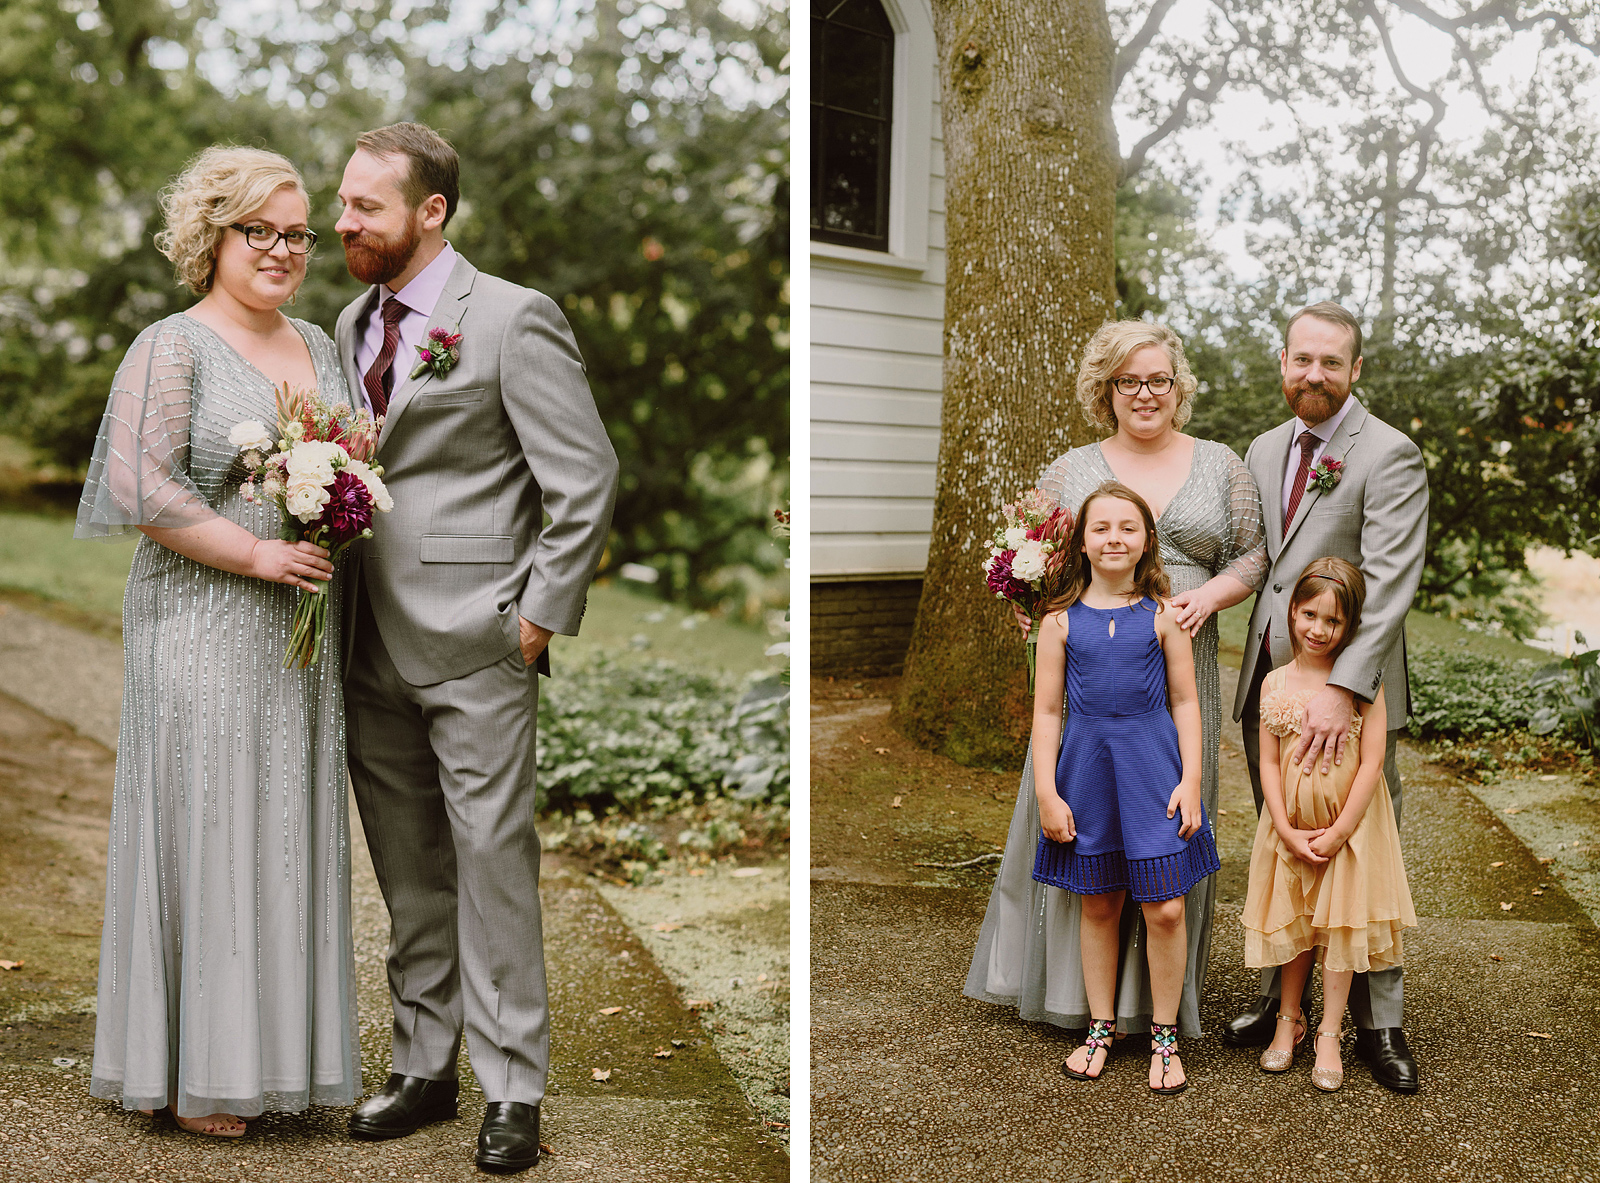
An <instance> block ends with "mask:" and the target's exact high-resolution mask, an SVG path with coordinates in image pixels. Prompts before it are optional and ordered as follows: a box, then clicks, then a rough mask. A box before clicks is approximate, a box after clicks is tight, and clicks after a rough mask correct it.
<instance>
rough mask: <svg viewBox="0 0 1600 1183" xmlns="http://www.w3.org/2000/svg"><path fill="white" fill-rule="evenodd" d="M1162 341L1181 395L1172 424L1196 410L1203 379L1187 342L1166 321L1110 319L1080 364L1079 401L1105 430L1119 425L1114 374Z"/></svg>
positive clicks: (1183, 420) (1178, 424)
mask: <svg viewBox="0 0 1600 1183" xmlns="http://www.w3.org/2000/svg"><path fill="white" fill-rule="evenodd" d="M1146 345H1159V346H1160V347H1161V348H1162V349H1165V350H1166V351H1167V357H1168V358H1169V359H1171V361H1172V379H1173V385H1172V388H1173V390H1174V392H1176V394H1177V396H1178V404H1177V406H1176V407H1175V408H1174V409H1173V413H1172V426H1173V427H1174V428H1179V427H1182V426H1183V425H1184V424H1185V423H1187V422H1189V416H1190V415H1191V414H1193V413H1194V392H1195V390H1196V388H1197V387H1199V385H1200V383H1199V382H1198V381H1196V380H1195V376H1194V372H1193V371H1192V370H1190V369H1189V361H1188V359H1187V358H1186V357H1184V356H1183V342H1182V341H1180V340H1178V334H1177V333H1174V332H1173V331H1172V330H1171V329H1169V328H1167V326H1166V325H1164V324H1159V323H1156V322H1152V321H1148V320H1108V321H1106V323H1105V324H1103V325H1101V326H1100V327H1099V328H1098V329H1096V330H1095V334H1094V336H1093V337H1091V338H1089V345H1088V348H1086V349H1085V350H1084V351H1083V361H1082V363H1080V364H1079V366H1078V405H1079V406H1080V407H1082V408H1083V413H1084V415H1085V417H1086V418H1087V419H1088V420H1089V422H1090V423H1093V424H1094V425H1095V426H1096V427H1098V428H1100V430H1102V431H1115V430H1116V429H1117V414H1116V411H1115V410H1114V409H1113V407H1112V403H1111V375H1113V374H1115V373H1116V372H1117V369H1118V368H1119V367H1120V366H1121V365H1122V364H1123V363H1124V362H1125V361H1127V360H1128V357H1129V355H1131V354H1132V353H1133V352H1134V350H1136V349H1143V348H1144V347H1145V346H1146Z"/></svg>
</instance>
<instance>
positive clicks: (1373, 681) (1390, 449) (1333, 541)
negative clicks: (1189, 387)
mask: <svg viewBox="0 0 1600 1183" xmlns="http://www.w3.org/2000/svg"><path fill="white" fill-rule="evenodd" d="M1351 397H1352V398H1354V397H1355V396H1354V395H1352V396H1351ZM1297 423H1298V420H1295V419H1291V420H1290V421H1289V422H1287V423H1283V424H1280V425H1279V426H1277V427H1274V428H1273V429H1272V430H1271V431H1268V432H1265V433H1263V434H1262V435H1259V436H1257V437H1256V439H1255V441H1254V442H1253V443H1252V444H1251V445H1250V450H1249V451H1248V452H1247V453H1245V461H1244V462H1245V467H1246V468H1248V469H1249V470H1250V475H1251V476H1253V477H1255V479H1256V484H1257V485H1259V486H1260V487H1261V503H1262V509H1263V511H1264V512H1265V514H1266V518H1267V523H1266V524H1267V557H1268V559H1269V560H1270V561H1271V564H1272V565H1271V567H1270V569H1269V570H1268V572H1267V581H1266V583H1265V584H1264V585H1263V586H1262V588H1261V591H1260V592H1259V593H1257V595H1256V603H1255V608H1254V610H1253V611H1252V612H1251V613H1250V635H1249V636H1248V637H1247V638H1246V640H1245V648H1244V664H1243V666H1242V672H1243V676H1242V677H1241V678H1240V679H1239V690H1238V693H1237V695H1236V696H1235V698H1234V703H1233V717H1234V718H1235V719H1237V718H1239V716H1240V715H1241V714H1243V712H1244V701H1245V697H1246V695H1248V694H1249V692H1250V675H1251V672H1252V671H1253V670H1254V669H1255V668H1256V661H1257V658H1258V655H1259V654H1260V652H1261V637H1262V634H1263V633H1264V632H1265V631H1266V629H1267V624H1268V622H1269V621H1270V622H1271V625H1272V632H1271V638H1270V644H1271V650H1272V664H1273V665H1274V666H1280V665H1284V664H1286V663H1287V662H1288V661H1289V660H1290V658H1291V656H1292V653H1291V651H1290V648H1289V595H1290V593H1291V592H1292V591H1293V590H1294V584H1295V581H1296V580H1297V579H1299V578H1300V573H1301V572H1302V571H1304V570H1305V568H1306V565H1307V564H1308V563H1310V562H1311V561H1312V560H1313V559H1320V558H1324V557H1326V556H1334V557H1337V558H1341V559H1344V560H1346V561H1347V562H1350V563H1353V564H1355V565H1356V566H1357V567H1359V568H1360V569H1361V573H1362V574H1363V575H1364V576H1366V579H1367V601H1366V604H1365V606H1364V607H1363V608H1362V611H1361V627H1360V628H1359V629H1358V630H1357V631H1356V635H1355V636H1354V637H1352V638H1351V639H1350V642H1349V643H1348V644H1347V645H1346V646H1345V648H1344V650H1343V651H1342V652H1341V653H1340V654H1339V658H1338V660H1337V661H1336V662H1335V663H1334V667H1333V675H1332V677H1330V678H1329V679H1328V681H1329V682H1330V683H1331V684H1332V685H1335V686H1342V687H1344V688H1345V689H1347V690H1349V691H1351V692H1352V693H1354V694H1356V695H1358V696H1359V697H1361V698H1364V699H1366V700H1367V701H1368V702H1371V701H1372V700H1373V698H1375V697H1376V696H1377V693H1378V687H1379V686H1380V685H1382V684H1383V683H1384V682H1385V681H1387V682H1388V692H1387V694H1386V695H1385V701H1386V704H1387V707H1388V716H1389V718H1388V725H1389V730H1391V731H1393V730H1394V729H1395V728H1397V727H1401V726H1403V725H1404V724H1405V721H1406V719H1407V718H1408V717H1409V716H1410V714H1411V686H1410V682H1409V681H1408V678H1407V672H1406V641H1405V621H1406V613H1407V612H1408V611H1410V609H1411V601H1412V599H1413V597H1415V596H1416V594H1417V584H1418V583H1420V582H1421V580H1422V561H1423V555H1424V550H1425V548H1426V545H1427V541H1428V473H1427V469H1426V468H1425V467H1424V465H1423V463H1422V453H1421V452H1419V451H1418V450H1417V445H1416V444H1414V443H1412V442H1411V439H1410V438H1409V437H1408V436H1406V435H1405V434H1404V433H1403V432H1400V431H1397V430H1395V429H1394V428H1393V427H1390V426H1389V425H1388V424H1387V423H1385V422H1383V420H1381V419H1379V418H1377V417H1376V416H1375V415H1372V414H1371V413H1369V412H1368V411H1367V409H1366V408H1365V407H1363V406H1362V405H1361V404H1360V403H1359V402H1358V403H1356V404H1355V405H1354V406H1353V407H1351V408H1350V411H1349V413H1348V414H1347V415H1346V416H1345V417H1344V422H1342V423H1340V424H1339V430H1338V431H1336V432H1334V435H1333V438H1332V439H1331V440H1329V441H1328V447H1327V449H1326V450H1325V451H1324V452H1323V455H1324V456H1325V457H1329V458H1332V459H1336V460H1343V461H1344V473H1343V476H1342V478H1341V479H1340V481H1339V483H1338V484H1337V485H1336V486H1334V488H1333V489H1332V490H1331V491H1329V492H1327V493H1324V492H1322V491H1321V490H1318V489H1312V490H1311V491H1309V492H1307V493H1306V494H1305V495H1304V496H1303V497H1301V499H1300V505H1299V507H1298V508H1297V509H1296V510H1295V516H1294V521H1292V522H1290V523H1289V528H1288V530H1287V531H1285V530H1284V529H1283V474H1284V465H1285V464H1286V463H1287V462H1288V457H1289V449H1290V446H1291V444H1292V443H1293V438H1294V433H1295V430H1296V427H1295V425H1296V424H1297Z"/></svg>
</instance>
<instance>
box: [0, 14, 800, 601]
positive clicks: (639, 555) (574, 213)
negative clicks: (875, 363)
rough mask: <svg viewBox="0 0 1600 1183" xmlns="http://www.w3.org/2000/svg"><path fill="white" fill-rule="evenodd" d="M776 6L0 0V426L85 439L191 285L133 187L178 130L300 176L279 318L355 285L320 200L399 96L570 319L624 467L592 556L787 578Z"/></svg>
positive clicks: (141, 186)
mask: <svg viewBox="0 0 1600 1183" xmlns="http://www.w3.org/2000/svg"><path fill="white" fill-rule="evenodd" d="M780 4H781V0H774V2H772V3H761V2H758V0H746V2H744V3H733V2H728V0H724V3H721V4H718V3H715V2H713V0H680V2H679V3H678V4H677V5H676V6H670V7H669V6H668V5H667V4H664V3H663V4H656V3H640V2H637V0H534V2H532V3H526V4H519V3H512V2H505V0H502V2H501V3H498V4H494V5H491V6H489V8H488V9H487V11H482V10H480V9H474V10H473V13H472V15H471V16H470V17H469V16H468V15H467V14H466V12H465V6H462V7H461V10H460V11H453V10H452V6H451V5H449V4H444V3H439V4H429V3H420V4H415V3H412V4H408V3H406V2H405V0H390V2H380V3H373V2H371V0H340V2H339V3H336V4H333V3H320V2H316V0H298V3H285V4H282V5H276V6H273V7H272V10H271V11H270V12H269V13H265V14H263V13H261V12H258V11H257V10H256V9H255V8H253V7H251V6H249V5H243V4H229V3H225V2H222V0H189V2H187V3H182V2H180V3H178V4H176V5H175V4H173V3H170V2H169V0H7V5H6V10H7V15H8V18H9V19H8V22H7V24H8V34H9V35H8V37H7V38H6V40H5V41H4V42H3V43H0V261H3V262H4V264H5V267H4V269H3V271H0V430H7V431H10V432H12V433H13V434H16V435H18V436H20V437H22V438H24V439H25V440H27V441H28V442H29V443H31V444H33V445H34V446H35V447H37V448H39V449H40V450H41V451H43V452H44V453H46V454H47V455H49V456H50V457H52V458H53V459H55V460H56V461H58V462H60V463H62V464H65V465H67V466H69V467H74V468H75V467H77V466H79V465H81V464H82V463H83V462H84V461H85V460H86V458H87V456H88V454H89V450H90V446H91V443H92V440H93V438H94V433H95V430H96V428H97V426H98V422H99V417H100V414H101V411H102V409H103V407H104V404H105V397H106V392H107V390H108V389H109V385H110V381H111V376H112V374H113V372H114V371H115V368H116V365H117V363H118V361H119V360H120V358H121V356H122V353H123V352H124V351H125V350H126V348H127V346H128V344H129V343H130V342H131V341H132V339H133V337H134V336H135V335H136V334H137V333H138V332H139V330H140V329H142V328H143V327H144V326H145V325H147V324H149V323H150V322H151V321H153V320H156V319H158V318H160V317H162V316H164V315H167V314H168V313H170V312H174V311H178V310H180V309H182V308H184V307H186V306H188V304H189V303H190V302H192V299H193V297H192V296H190V294H189V293H188V292H187V291H186V290H183V289H179V288H177V287H176V286H175V284H174V281H173V278H172V273H171V268H170V267H169V266H168V264H167V262H166V260H164V259H163V258H161V256H160V255H159V254H158V253H157V252H156V251H155V249H154V247H153V245H152V244H151V238H152V235H153V234H154V232H155V231H156V229H158V214H157V210H156V204H155V202H156V195H157V193H158V192H159V191H160V189H161V188H162V187H163V186H164V185H165V184H166V183H167V182H168V181H169V180H170V179H171V178H172V177H173V176H174V175H175V174H176V173H177V172H178V171H180V170H181V168H182V167H183V164H184V162H185V161H186V160H187V159H188V158H189V157H190V156H191V155H193V153H194V152H196V151H197V150H198V149H199V148H201V147H203V146H205V145H207V144H210V143H217V142H232V143H242V144H256V145H260V146H263V147H270V148H273V149H275V150H277V151H280V152H282V153H284V154H285V155H286V156H288V157H290V158H291V159H292V160H294V161H295V162H296V164H298V165H299V166H300V167H301V169H302V171H303V172H304V173H305V177H306V182H307V187H308V189H309V191H310V193H311V196H312V211H311V224H312V227H313V228H314V229H316V230H317V231H318V232H319V233H321V234H322V235H323V246H322V247H320V248H319V250H318V252H317V255H316V257H315V258H314V259H313V262H312V265H311V269H310V274H309V276H308V279H307V282H306V284H305V285H304V287H303V288H302V289H301V293H300V297H299V300H298V304H297V307H296V308H295V309H294V310H293V311H294V314H295V315H298V316H302V317H304V318H305V319H308V320H311V321H314V322H315V323H317V324H320V325H322V326H323V327H324V328H326V329H329V330H331V329H332V326H333V322H334V319H335V317H336V316H337V314H338V311H339V309H340V308H341V307H342V306H343V305H344V304H345V303H346V302H348V301H349V300H351V299H353V298H354V297H355V296H357V295H358V294H359V293H360V291H361V287H360V285H358V284H356V283H355V281H354V280H352V279H351V278H350V277H349V275H348V274H347V273H346V272H345V269H344V266H343V257H342V252H341V251H340V249H339V246H338V242H337V238H336V236H335V235H334V234H333V223H334V221H335V220H336V219H337V217H338V209H339V206H338V201H337V196H336V193H337V189H338V183H339V177H340V174H341V172H342V170H343V167H344V163H345V161H346V160H347V159H348V156H349V152H350V149H351V147H352V145H353V143H354V139H355V136H356V135H357V134H358V133H359V132H360V131H361V130H363V129H364V128H368V127H374V126H378V125H380V124H383V123H388V122H393V121H395V120H399V119H415V120H419V121H421V122H424V123H427V124H429V125H430V126H432V127H435V128H437V129H438V130H440V131H441V132H442V133H443V134H444V135H446V136H447V137H448V138H450V139H451V141H452V142H453V143H454V144H455V145H456V148H457V150H458V151H459V152H460V155H461V165H462V202H461V207H460V209H459V210H458V212H457V214H456V217H455V219H454V221H453V222H452V223H451V225H450V227H449V228H448V234H449V237H450V239H451V241H452V242H453V243H454V244H455V246H456V247H457V249H459V250H460V251H461V252H462V253H463V254H464V255H466V256H467V257H468V258H470V259H471V260H472V261H473V263H474V264H475V265H476V266H478V267H480V268H482V269H485V270H488V271H490V272H492V273H494V274H497V275H500V276H503V277H504V278H506V279H509V280H512V281H513V282H517V283H521V284H525V285H527V286H529V287H535V288H538V289H539V290H541V291H544V292H546V293H547V294H549V295H551V296H552V297H553V298H555V299H556V300H557V301H558V302H560V303H561V305H562V306H563V308H564V310H565V311H566V313H567V317H568V319H569V320H570V321H571V323H572V327H573V331H574V332H575V333H576V335H577V338H578V342H579V345H580V347H581V348H582V350H583V354H584V358H585V361H586V362H587V364H588V368H589V381H590V385H591V387H592V388H593V390H594V393H595V398H596V401H597V403H598V404H599V408H600V413H601V417H602V418H603V419H604V421H605V423H606V425H607V429H608V431H609V432H610V434H611V438H612V442H613V444H614V446H615V447H616V450H617V453H618V457H619V459H620V460H621V462H622V472H623V476H622V488H621V490H620V493H619V498H618V503H617V512H616V518H615V525H614V530H613V536H612V544H611V547H610V550H609V552H608V555H607V559H606V567H607V568H608V569H615V568H616V567H618V566H620V565H621V564H622V563H624V562H636V563H643V564H646V565H649V566H652V567H654V568H656V569H657V570H658V571H660V573H661V576H662V578H661V582H660V584H659V586H660V588H661V589H662V590H663V591H664V592H665V593H666V594H669V595H671V596H673V597H675V598H687V599H689V600H691V601H695V602H700V603H707V604H709V603H713V602H717V601H731V602H733V603H736V604H737V605H738V606H739V607H741V608H755V607H757V606H758V605H759V603H760V601H761V600H762V598H763V597H764V596H765V597H770V598H772V599H777V600H786V590H782V589H784V585H785V582H786V581H784V580H783V579H782V578H781V572H782V555H781V553H780V552H779V550H778V549H777V548H776V547H775V546H774V545H773V542H772V540H771V538H770V537H769V535H768V532H767V529H766V526H767V524H768V522H769V521H770V520H771V513H772V511H773V509H775V508H777V507H778V506H779V505H781V504H782V503H783V501H784V499H785V497H786V495H787V485H788V457H789V404H788V344H789V342H788V331H789V329H788V326H789V311H788V274H787V260H788V149H787V142H788V111H787V86H786V79H785V71H786V69H787V60H786V58H787V53H788V45H787V34H788V27H787V13H786V12H785V11H784V9H783V8H782V7H781V6H780Z"/></svg>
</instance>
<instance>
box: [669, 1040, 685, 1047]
mask: <svg viewBox="0 0 1600 1183" xmlns="http://www.w3.org/2000/svg"><path fill="white" fill-rule="evenodd" d="M672 1046H673V1047H688V1046H689V1041H688V1040H687V1039H674V1040H673V1041H672Z"/></svg>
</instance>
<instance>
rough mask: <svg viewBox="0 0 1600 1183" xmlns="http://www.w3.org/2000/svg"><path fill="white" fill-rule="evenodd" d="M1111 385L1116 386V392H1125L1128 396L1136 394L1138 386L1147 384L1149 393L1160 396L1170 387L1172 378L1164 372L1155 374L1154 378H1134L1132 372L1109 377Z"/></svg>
mask: <svg viewBox="0 0 1600 1183" xmlns="http://www.w3.org/2000/svg"><path fill="white" fill-rule="evenodd" d="M1111 385H1113V386H1115V387H1116V388H1117V393H1118V394H1125V395H1127V396H1128V397H1129V398H1132V397H1134V396H1135V395H1136V394H1138V393H1139V388H1140V387H1143V386H1148V387H1149V388H1150V393H1151V394H1153V395H1155V396H1156V397H1157V398H1160V397H1161V396H1162V395H1163V394H1165V393H1167V391H1169V390H1171V389H1172V379H1171V378H1169V377H1167V376H1166V375H1165V374H1157V375H1156V376H1155V377H1154V378H1135V377H1134V376H1133V375H1132V374H1123V375H1122V376H1121V377H1118V378H1113V379H1111Z"/></svg>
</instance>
